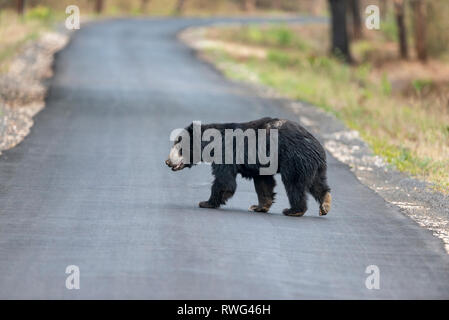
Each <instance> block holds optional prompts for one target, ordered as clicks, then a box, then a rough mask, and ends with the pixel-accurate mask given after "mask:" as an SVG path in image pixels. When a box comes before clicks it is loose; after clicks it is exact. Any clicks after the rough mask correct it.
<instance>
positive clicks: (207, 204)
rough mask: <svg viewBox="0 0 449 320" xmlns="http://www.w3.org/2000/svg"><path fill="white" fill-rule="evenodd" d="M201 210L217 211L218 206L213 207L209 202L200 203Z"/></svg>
mask: <svg viewBox="0 0 449 320" xmlns="http://www.w3.org/2000/svg"><path fill="white" fill-rule="evenodd" d="M198 205H199V207H200V208H208V209H215V208H217V207H216V206H214V205H212V204H211V203H210V202H209V201H201V202H200V203H198Z"/></svg>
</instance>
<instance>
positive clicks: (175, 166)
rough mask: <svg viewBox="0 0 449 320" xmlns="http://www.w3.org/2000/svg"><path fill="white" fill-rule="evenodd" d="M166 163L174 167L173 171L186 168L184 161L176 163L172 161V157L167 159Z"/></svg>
mask: <svg viewBox="0 0 449 320" xmlns="http://www.w3.org/2000/svg"><path fill="white" fill-rule="evenodd" d="M165 164H166V165H167V166H168V167H170V168H171V169H172V171H178V170H181V169H184V167H185V165H184V163H182V162H180V163H178V164H176V165H175V164H173V163H172V162H171V161H170V159H167V160H165Z"/></svg>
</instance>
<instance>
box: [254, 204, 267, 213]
mask: <svg viewBox="0 0 449 320" xmlns="http://www.w3.org/2000/svg"><path fill="white" fill-rule="evenodd" d="M268 210H269V208H266V207H261V206H259V205H256V204H255V205H252V206H251V207H249V211H254V212H268Z"/></svg>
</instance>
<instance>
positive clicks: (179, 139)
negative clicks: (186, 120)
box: [175, 136, 181, 144]
mask: <svg viewBox="0 0 449 320" xmlns="http://www.w3.org/2000/svg"><path fill="white" fill-rule="evenodd" d="M180 142H181V136H179V137H177V138H176V140H175V144H177V143H180Z"/></svg>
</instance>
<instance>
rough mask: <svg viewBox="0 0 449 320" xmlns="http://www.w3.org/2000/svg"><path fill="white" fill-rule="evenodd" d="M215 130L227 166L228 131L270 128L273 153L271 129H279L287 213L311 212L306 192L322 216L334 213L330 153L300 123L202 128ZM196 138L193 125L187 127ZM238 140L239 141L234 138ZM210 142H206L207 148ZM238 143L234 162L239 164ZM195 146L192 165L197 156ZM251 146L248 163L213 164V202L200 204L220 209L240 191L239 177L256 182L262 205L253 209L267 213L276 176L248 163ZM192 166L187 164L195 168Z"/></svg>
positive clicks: (267, 121)
mask: <svg viewBox="0 0 449 320" xmlns="http://www.w3.org/2000/svg"><path fill="white" fill-rule="evenodd" d="M209 128H215V129H217V130H219V131H220V132H221V134H222V137H223V141H222V146H223V152H222V154H223V163H224V154H225V150H224V147H225V141H224V137H225V129H234V130H235V129H238V128H240V129H242V130H243V131H245V130H246V129H256V132H257V129H267V150H268V151H269V150H270V148H269V137H268V135H269V129H278V170H277V173H280V174H281V177H282V182H283V183H284V185H285V190H286V191H287V195H288V199H289V202H290V206H291V208H289V209H285V210H284V214H286V215H295V216H301V215H303V214H304V213H305V212H306V210H307V197H306V192H309V193H311V194H312V196H313V197H314V198H315V199H316V201H317V202H318V203H319V204H320V215H325V214H327V212H328V211H329V210H330V193H329V192H330V188H329V186H328V184H327V178H326V169H327V166H326V154H325V151H324V149H323V147H322V146H321V144H320V143H319V142H318V140H317V139H316V138H315V137H314V136H312V134H310V133H309V132H308V131H307V130H306V129H304V128H303V127H302V126H301V125H299V124H298V123H296V122H293V121H289V120H282V119H273V118H262V119H259V120H255V121H251V122H245V123H224V124H207V125H204V124H203V125H202V126H201V134H202V133H203V132H204V131H205V130H207V129H209ZM186 130H187V131H188V132H189V133H190V136H191V137H192V132H193V129H192V125H190V126H189V127H187V128H186ZM234 140H235V139H234ZM208 143H209V142H203V143H202V147H203V148H204V146H205V145H207V144H208ZM235 144H236V143H235V141H234V162H235V158H236V157H235ZM192 148H193V146H191V152H190V154H191V163H192V160H193V159H192V157H193V149H192ZM247 159H248V158H247V143H246V139H245V164H235V163H234V164H215V163H212V174H213V175H214V177H215V179H214V182H213V185H212V190H211V195H210V198H209V200H207V201H203V202H200V203H199V206H200V207H202V208H218V207H219V206H220V205H223V204H225V203H226V201H227V200H228V199H229V198H231V197H232V196H233V194H234V192H235V190H236V188H237V184H236V176H237V174H241V175H242V177H244V178H247V179H253V180H254V185H255V189H256V192H257V196H258V200H259V203H258V204H257V205H254V206H251V207H250V210H253V211H259V212H267V211H268V210H269V209H270V207H271V205H272V203H273V202H274V196H275V193H274V192H273V190H274V187H275V184H276V183H275V180H274V176H270V175H260V174H259V169H260V167H261V165H260V164H259V162H257V163H256V164H248V163H247ZM191 166H192V165H186V167H191Z"/></svg>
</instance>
